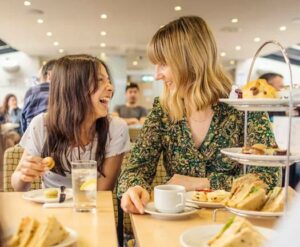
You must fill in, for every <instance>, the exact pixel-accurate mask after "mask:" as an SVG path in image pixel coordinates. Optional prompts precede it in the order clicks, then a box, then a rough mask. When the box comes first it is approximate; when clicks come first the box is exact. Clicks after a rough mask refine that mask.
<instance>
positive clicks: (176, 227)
mask: <svg viewBox="0 0 300 247" xmlns="http://www.w3.org/2000/svg"><path fill="white" fill-rule="evenodd" d="M212 214H213V210H211V209H200V210H198V212H197V213H196V214H193V215H190V216H188V217H186V218H182V219H177V220H173V219H172V220H163V219H158V218H154V217H152V216H151V215H147V214H145V215H130V218H131V222H132V227H133V231H134V235H135V238H136V240H137V243H138V246H139V247H153V246H172V247H177V246H178V247H179V246H180V242H179V236H180V234H181V233H182V232H184V231H185V230H187V229H189V228H193V227H196V226H200V225H207V224H208V225H211V224H223V223H225V222H226V221H227V220H228V219H229V218H230V217H231V216H232V214H230V213H229V212H224V211H220V212H218V213H217V214H216V215H217V217H216V222H213V221H212ZM250 221H251V222H252V223H253V224H255V225H258V226H263V227H270V228H272V227H273V226H274V224H275V220H258V219H256V220H250Z"/></svg>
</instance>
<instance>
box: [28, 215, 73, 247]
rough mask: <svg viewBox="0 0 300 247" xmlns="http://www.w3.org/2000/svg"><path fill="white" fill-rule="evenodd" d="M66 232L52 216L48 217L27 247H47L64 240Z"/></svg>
mask: <svg viewBox="0 0 300 247" xmlns="http://www.w3.org/2000/svg"><path fill="white" fill-rule="evenodd" d="M67 236H68V232H67V231H66V230H65V228H64V227H63V226H62V225H61V224H60V223H59V222H58V221H57V219H56V218H55V217H54V216H51V217H48V221H47V222H46V223H44V224H41V225H40V226H39V227H38V229H37V231H36V233H35V234H34V237H33V238H32V240H31V241H30V244H29V245H28V247H49V246H53V245H56V244H58V243H60V242H62V241H63V240H64V239H66V238H67Z"/></svg>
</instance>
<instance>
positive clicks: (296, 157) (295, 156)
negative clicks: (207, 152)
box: [221, 148, 300, 166]
mask: <svg viewBox="0 0 300 247" xmlns="http://www.w3.org/2000/svg"><path fill="white" fill-rule="evenodd" d="M221 153H223V154H225V155H227V156H228V157H230V158H232V159H233V160H236V161H238V162H239V163H241V164H245V165H254V166H285V165H286V164H285V162H286V158H287V156H286V155H256V154H243V153H242V148H223V149H221ZM298 161H300V154H299V153H292V154H291V156H290V157H289V162H290V165H291V164H293V163H295V162H298Z"/></svg>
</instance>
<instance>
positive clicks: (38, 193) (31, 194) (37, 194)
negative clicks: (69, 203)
mask: <svg viewBox="0 0 300 247" xmlns="http://www.w3.org/2000/svg"><path fill="white" fill-rule="evenodd" d="M44 190H45V189H40V190H30V191H27V192H25V193H23V196H22V197H23V199H25V200H28V201H32V202H37V203H46V202H58V200H59V193H58V196H57V198H46V197H45V196H44ZM58 190H59V189H58ZM59 191H60V190H59ZM65 193H66V200H69V199H71V198H72V197H73V192H72V189H66V190H65Z"/></svg>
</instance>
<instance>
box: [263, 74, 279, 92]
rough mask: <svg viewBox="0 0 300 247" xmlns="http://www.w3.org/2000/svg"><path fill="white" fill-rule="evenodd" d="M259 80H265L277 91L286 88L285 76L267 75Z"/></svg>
mask: <svg viewBox="0 0 300 247" xmlns="http://www.w3.org/2000/svg"><path fill="white" fill-rule="evenodd" d="M259 79H265V80H266V81H267V83H269V84H270V85H271V86H273V87H274V88H275V89H276V90H277V91H280V90H281V89H283V88H284V83H283V76H282V75H280V74H277V73H266V74H263V75H261V76H260V77H259Z"/></svg>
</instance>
